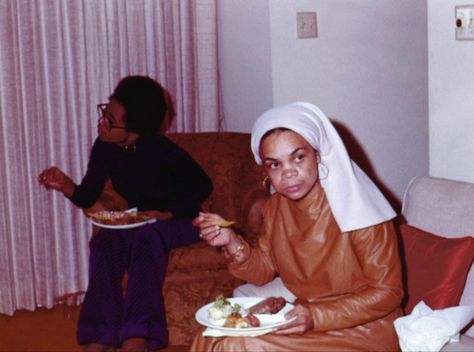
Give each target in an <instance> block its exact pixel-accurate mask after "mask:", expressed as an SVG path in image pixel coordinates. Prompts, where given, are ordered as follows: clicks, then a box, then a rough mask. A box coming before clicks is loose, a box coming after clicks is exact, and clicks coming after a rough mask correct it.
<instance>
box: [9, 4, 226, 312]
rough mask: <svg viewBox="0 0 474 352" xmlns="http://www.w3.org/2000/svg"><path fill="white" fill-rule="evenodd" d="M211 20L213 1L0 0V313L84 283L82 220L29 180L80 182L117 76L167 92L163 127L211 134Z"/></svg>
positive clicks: (214, 87) (87, 232)
mask: <svg viewBox="0 0 474 352" xmlns="http://www.w3.org/2000/svg"><path fill="white" fill-rule="evenodd" d="M215 17H216V0H196V1H187V0H182V1H181V0H179V1H178V0H161V1H159V0H134V1H129V0H41V1H31V0H2V1H0V65H1V66H0V67H1V70H0V148H1V150H0V162H1V166H2V167H1V168H0V187H1V192H2V197H0V267H1V268H2V271H1V274H0V313H4V314H13V313H14V311H15V310H17V309H30V310H32V309H35V308H36V307H38V306H46V307H52V306H53V305H54V304H55V303H56V299H57V298H58V297H61V296H64V295H67V294H69V293H80V292H83V291H85V289H86V286H87V280H88V277H87V275H88V254H89V253H88V242H89V239H90V236H91V225H90V223H89V222H88V221H87V219H86V217H85V216H84V214H83V213H82V211H81V210H80V209H78V208H76V207H75V206H73V205H72V204H71V203H70V202H69V201H68V200H67V199H65V198H64V197H63V196H62V195H61V194H59V193H58V192H55V191H50V192H48V191H46V190H45V189H44V188H42V187H40V186H39V184H38V182H37V176H38V175H39V173H40V172H41V171H42V170H43V169H45V168H46V167H49V166H52V165H56V166H58V167H59V168H60V169H62V170H63V171H64V172H66V173H67V174H69V175H70V176H71V178H72V179H73V180H74V181H75V182H76V183H79V182H80V181H81V178H82V177H83V175H84V173H85V170H86V167H87V162H88V158H89V153H90V148H91V146H92V143H93V141H94V139H95V138H96V122H97V112H96V104H98V103H101V102H107V99H108V96H109V94H110V93H111V91H112V89H113V88H114V87H115V85H116V84H117V82H118V81H119V79H120V78H122V77H124V76H126V75H131V74H144V75H148V76H150V77H153V78H155V79H157V80H158V81H160V82H161V83H162V84H163V85H164V86H165V87H166V88H167V89H168V90H169V91H170V93H171V95H172V97H173V98H174V101H175V105H176V112H177V117H176V119H175V121H174V123H173V125H172V126H171V131H178V132H194V131H216V130H219V125H220V124H219V113H218V112H219V94H218V91H219V85H218V79H217V78H218V72H217V54H216V53H217V48H216V42H217V41H216V18H215ZM78 297H79V300H80V298H81V296H78ZM70 302H71V301H70ZM74 303H75V302H74Z"/></svg>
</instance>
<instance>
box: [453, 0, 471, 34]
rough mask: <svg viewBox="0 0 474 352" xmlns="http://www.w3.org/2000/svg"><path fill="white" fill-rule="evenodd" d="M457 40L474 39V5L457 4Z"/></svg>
mask: <svg viewBox="0 0 474 352" xmlns="http://www.w3.org/2000/svg"><path fill="white" fill-rule="evenodd" d="M454 11H455V21H456V22H455V25H456V40H474V5H460V6H455V8H454Z"/></svg>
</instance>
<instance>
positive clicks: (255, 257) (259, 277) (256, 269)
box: [228, 221, 276, 285]
mask: <svg viewBox="0 0 474 352" xmlns="http://www.w3.org/2000/svg"><path fill="white" fill-rule="evenodd" d="M262 228H263V229H262V233H261V234H260V237H259V241H258V244H257V245H256V246H255V247H250V245H249V244H248V243H247V242H243V244H244V258H246V259H245V260H244V261H243V262H241V263H234V262H230V263H229V265H228V269H229V271H230V273H231V274H232V275H234V276H235V277H237V278H239V279H241V280H245V281H247V282H249V283H252V284H254V285H264V284H266V283H268V282H270V281H271V280H273V279H274V278H275V275H276V269H275V265H274V264H273V254H272V248H271V246H270V234H269V231H268V226H266V224H265V221H264V223H263V226H262Z"/></svg>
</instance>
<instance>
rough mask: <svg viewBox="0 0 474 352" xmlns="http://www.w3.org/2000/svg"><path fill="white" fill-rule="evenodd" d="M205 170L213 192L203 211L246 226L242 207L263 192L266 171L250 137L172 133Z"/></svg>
mask: <svg viewBox="0 0 474 352" xmlns="http://www.w3.org/2000/svg"><path fill="white" fill-rule="evenodd" d="M167 137H168V138H169V139H171V140H172V141H174V142H175V143H177V144H178V145H179V146H181V147H182V148H183V149H185V150H186V151H187V152H188V153H189V154H190V155H191V156H192V157H193V158H194V159H195V160H196V161H197V162H198V163H199V165H201V167H202V168H203V169H204V171H205V172H206V173H207V175H208V176H209V177H210V178H211V180H212V183H213V192H212V194H211V196H210V197H209V198H208V200H207V201H206V202H205V204H204V210H206V211H210V212H216V213H218V214H220V215H222V216H223V217H224V218H226V219H228V220H233V221H236V222H237V226H244V224H245V219H243V218H242V206H243V203H244V201H245V199H246V198H248V196H249V194H250V193H252V192H254V191H255V190H256V189H259V188H262V186H261V184H262V180H263V171H262V170H261V168H260V167H259V166H258V165H257V163H256V162H255V159H254V157H253V154H252V152H251V149H250V134H249V133H239V132H195V133H170V134H167Z"/></svg>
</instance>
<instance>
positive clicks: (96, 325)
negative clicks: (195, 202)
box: [77, 219, 199, 349]
mask: <svg viewBox="0 0 474 352" xmlns="http://www.w3.org/2000/svg"><path fill="white" fill-rule="evenodd" d="M198 240H199V234H198V229H197V228H196V227H194V226H192V224H191V219H185V220H183V219H181V220H168V221H157V222H156V223H153V224H148V225H145V226H142V227H138V228H134V229H127V230H110V229H101V231H100V232H99V233H98V234H97V235H95V236H94V237H93V238H92V239H91V241H90V260H89V285H88V288H87V292H86V296H85V299H84V303H83V305H82V309H81V313H80V316H79V323H78V329H77V339H78V342H79V344H81V345H84V344H88V343H100V344H104V345H110V346H116V347H120V345H121V344H122V342H123V341H124V340H126V339H128V338H131V337H143V338H145V339H147V340H148V348H149V349H158V348H164V347H166V345H167V343H168V332H167V328H166V317H165V309H164V303H163V294H162V287H163V280H164V277H165V273H166V266H167V263H168V253H169V251H170V250H171V249H173V248H176V247H180V246H186V245H190V244H192V243H194V242H197V241H198ZM125 272H128V282H127V289H126V292H125V295H123V294H122V279H123V276H124V273H125Z"/></svg>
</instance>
